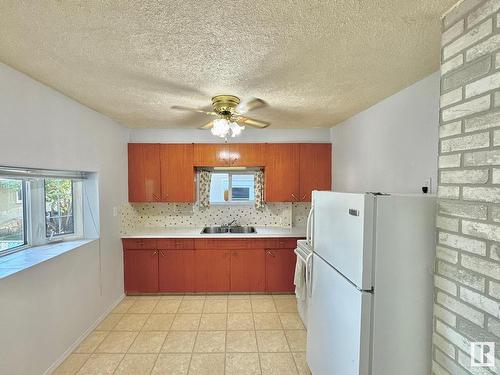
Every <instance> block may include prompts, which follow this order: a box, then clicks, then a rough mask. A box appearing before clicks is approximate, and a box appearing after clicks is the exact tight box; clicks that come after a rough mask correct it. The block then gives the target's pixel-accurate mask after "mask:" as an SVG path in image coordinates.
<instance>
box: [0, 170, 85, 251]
mask: <svg viewBox="0 0 500 375" xmlns="http://www.w3.org/2000/svg"><path fill="white" fill-rule="evenodd" d="M0 178H1V179H12V180H18V181H21V182H22V189H23V198H24V201H23V216H24V217H23V227H24V228H23V230H24V245H19V246H16V247H12V248H10V249H6V250H0V258H1V257H3V256H6V255H9V254H13V253H16V252H19V251H22V250H26V249H29V248H31V247H34V246H41V245H47V244H50V243H58V242H61V241H74V240H80V239H83V238H84V221H85V218H84V207H83V204H84V200H83V198H84V186H83V184H84V181H83V180H82V179H79V178H72V177H64V176H61V177H57V176H50V175H49V176H39V177H21V176H16V175H13V176H9V175H1V174H0ZM48 178H57V179H69V180H71V184H72V196H73V197H72V206H73V208H72V212H73V233H65V234H58V235H54V236H52V239H51V238H50V236H46V233H47V232H46V216H45V214H46V206H45V204H46V202H45V179H48Z"/></svg>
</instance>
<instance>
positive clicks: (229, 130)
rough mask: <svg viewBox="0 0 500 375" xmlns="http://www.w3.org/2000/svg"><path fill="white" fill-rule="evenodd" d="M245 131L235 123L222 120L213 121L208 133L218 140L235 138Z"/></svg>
mask: <svg viewBox="0 0 500 375" xmlns="http://www.w3.org/2000/svg"><path fill="white" fill-rule="evenodd" d="M244 129H245V127H244V126H242V125H238V124H237V123H236V122H233V121H228V120H226V119H223V118H218V119H216V120H214V122H213V126H212V129H210V131H211V132H212V134H213V135H215V136H216V137H220V138H227V137H229V136H230V137H232V138H234V137H237V136H239V135H240V134H241V132H242V131H243V130H244Z"/></svg>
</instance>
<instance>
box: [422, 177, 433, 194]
mask: <svg viewBox="0 0 500 375" xmlns="http://www.w3.org/2000/svg"><path fill="white" fill-rule="evenodd" d="M422 187H426V188H427V193H428V194H430V193H432V178H431V177H429V178H427V179H425V180H424V183H423V185H422Z"/></svg>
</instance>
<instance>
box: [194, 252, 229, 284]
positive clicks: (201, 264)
mask: <svg viewBox="0 0 500 375" xmlns="http://www.w3.org/2000/svg"><path fill="white" fill-rule="evenodd" d="M230 267H231V258H230V251H229V250H225V249H213V250H196V251H195V291H196V292H229V291H230Z"/></svg>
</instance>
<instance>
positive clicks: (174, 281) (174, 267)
mask: <svg viewBox="0 0 500 375" xmlns="http://www.w3.org/2000/svg"><path fill="white" fill-rule="evenodd" d="M158 253H159V258H158V259H159V263H158V268H159V271H158V272H159V279H158V285H159V291H160V292H179V293H180V292H194V291H195V289H194V250H158Z"/></svg>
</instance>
